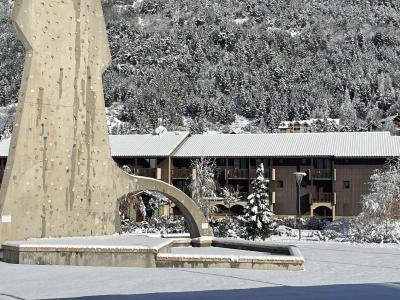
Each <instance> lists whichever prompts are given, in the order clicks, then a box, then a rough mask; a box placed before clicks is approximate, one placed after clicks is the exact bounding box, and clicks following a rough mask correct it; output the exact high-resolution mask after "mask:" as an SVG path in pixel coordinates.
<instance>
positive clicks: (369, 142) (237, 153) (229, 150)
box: [0, 132, 400, 218]
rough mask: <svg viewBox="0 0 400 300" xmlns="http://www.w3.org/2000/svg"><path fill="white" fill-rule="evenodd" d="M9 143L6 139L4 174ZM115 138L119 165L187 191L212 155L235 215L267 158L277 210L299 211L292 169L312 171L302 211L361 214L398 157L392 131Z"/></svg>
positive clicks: (1, 153) (0, 146)
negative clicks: (231, 194)
mask: <svg viewBox="0 0 400 300" xmlns="http://www.w3.org/2000/svg"><path fill="white" fill-rule="evenodd" d="M8 143H9V142H8V140H4V141H2V142H1V143H0V157H1V158H0V175H1V174H2V172H3V170H4V167H5V162H6V159H7V153H8V147H9V145H8ZM110 144H111V152H112V156H113V158H114V160H115V161H116V163H117V164H118V165H119V166H121V167H125V168H126V167H129V170H130V171H131V172H132V173H135V174H136V175H140V176H147V177H153V178H157V179H160V180H163V181H165V182H167V183H170V184H172V185H174V186H176V187H178V188H179V189H181V190H183V191H185V192H186V193H188V194H190V192H189V189H188V186H189V183H190V181H191V178H192V177H193V176H196V174H195V172H194V170H193V167H192V162H193V161H194V160H195V159H197V158H200V157H207V158H209V159H211V160H213V161H214V162H215V165H216V172H215V173H216V174H215V181H216V186H217V189H221V188H222V187H231V188H233V189H235V190H238V191H239V193H240V196H241V197H242V200H243V201H242V202H239V203H238V204H236V205H235V206H233V207H231V208H230V211H231V212H233V213H234V214H241V213H242V211H243V207H244V205H245V201H246V198H247V195H248V194H249V193H251V182H252V181H253V180H254V178H255V176H256V169H257V167H258V166H259V165H260V164H261V163H262V164H263V165H264V169H265V177H266V178H268V179H269V190H270V198H271V202H272V204H273V210H274V213H275V214H277V215H279V216H295V215H297V212H298V209H299V208H298V204H297V203H298V201H297V185H296V180H295V176H294V175H293V173H294V172H298V171H302V172H305V173H306V174H307V176H305V178H304V179H303V181H302V186H301V189H300V203H301V204H300V211H301V214H302V215H303V216H304V217H307V216H313V215H318V216H322V217H328V218H338V217H350V216H355V215H357V214H358V213H359V212H360V210H361V197H362V195H363V194H366V193H368V190H369V184H368V183H369V179H370V176H371V175H372V173H373V171H374V170H376V169H381V168H383V167H384V165H385V164H386V163H387V162H388V161H389V160H391V159H394V158H397V157H400V137H396V136H391V135H390V134H389V133H388V132H366V133H365V132H363V133H314V134H311V133H303V134H235V135H228V134H221V135H192V136H190V135H189V133H187V132H177V133H176V132H167V133H164V134H161V135H129V136H110ZM210 201H214V203H213V204H214V205H215V206H217V207H218V208H219V209H220V212H222V213H223V212H224V211H226V210H227V209H228V208H227V207H226V205H225V204H224V203H223V201H222V199H221V198H218V197H217V198H216V199H211V200H210ZM171 212H172V210H171ZM175 212H176V211H175Z"/></svg>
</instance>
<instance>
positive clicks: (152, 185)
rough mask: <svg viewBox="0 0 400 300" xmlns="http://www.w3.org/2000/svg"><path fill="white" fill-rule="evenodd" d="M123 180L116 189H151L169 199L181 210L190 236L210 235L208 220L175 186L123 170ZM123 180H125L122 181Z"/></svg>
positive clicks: (135, 190) (127, 191)
mask: <svg viewBox="0 0 400 300" xmlns="http://www.w3.org/2000/svg"><path fill="white" fill-rule="evenodd" d="M121 172H122V173H123V176H122V177H123V178H124V180H123V181H120V182H121V183H122V185H120V188H119V189H118V190H124V191H125V192H124V193H121V195H123V194H126V193H129V192H139V191H152V192H157V193H160V194H162V195H164V196H166V197H167V198H168V199H170V200H171V201H172V202H173V203H174V204H175V205H176V206H177V207H178V208H179V210H180V211H181V212H182V214H183V216H184V217H185V220H186V222H187V225H188V227H189V233H190V237H191V238H196V237H200V236H212V235H213V233H212V229H211V228H210V227H209V225H208V222H207V220H206V218H205V216H204V214H203V213H202V211H201V210H200V209H199V207H198V206H197V205H196V203H195V202H194V201H193V200H192V199H191V198H190V197H189V196H188V195H186V194H185V193H184V192H182V191H181V190H179V189H177V188H176V187H174V186H172V185H170V184H168V183H166V182H163V181H160V180H157V179H153V178H149V177H142V176H135V175H129V174H127V173H125V172H123V171H121ZM124 181H125V182H124Z"/></svg>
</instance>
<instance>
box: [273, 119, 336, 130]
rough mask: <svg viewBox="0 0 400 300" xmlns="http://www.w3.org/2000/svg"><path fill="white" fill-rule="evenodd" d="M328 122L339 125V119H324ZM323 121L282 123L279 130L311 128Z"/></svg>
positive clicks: (310, 120)
mask: <svg viewBox="0 0 400 300" xmlns="http://www.w3.org/2000/svg"><path fill="white" fill-rule="evenodd" d="M326 120H327V121H328V122H332V123H335V124H336V125H339V124H340V119H330V118H328V119H326ZM322 121H324V119H309V120H299V121H282V122H281V123H280V124H279V127H278V128H279V129H287V128H290V127H293V126H311V125H312V124H315V123H317V122H322Z"/></svg>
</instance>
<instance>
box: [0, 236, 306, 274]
mask: <svg viewBox="0 0 400 300" xmlns="http://www.w3.org/2000/svg"><path fill="white" fill-rule="evenodd" d="M200 246H201V247H200ZM2 249H3V261H4V262H6V263H14V264H30V265H71V266H103V267H142V268H156V267H158V268H161V267H163V268H240V269H260V270H293V271H294V270H303V269H304V258H303V256H302V255H301V253H300V251H299V249H298V248H297V247H295V246H290V245H274V244H270V243H265V242H251V241H243V240H234V239H220V238H214V237H202V238H198V239H190V238H160V237H150V236H139V235H112V236H102V237H76V238H46V239H30V240H27V241H12V242H6V243H4V244H3V245H2Z"/></svg>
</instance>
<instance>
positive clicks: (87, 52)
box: [0, 0, 211, 244]
mask: <svg viewBox="0 0 400 300" xmlns="http://www.w3.org/2000/svg"><path fill="white" fill-rule="evenodd" d="M12 19H13V21H14V24H15V27H16V29H17V32H18V35H19V38H20V39H21V41H22V42H23V43H24V46H25V48H26V61H25V67H24V74H23V78H22V82H21V91H20V99H19V104H18V108H17V113H16V119H15V124H14V130H13V137H12V140H11V146H10V153H9V156H8V161H7V166H6V171H5V175H4V179H3V183H2V187H1V192H0V215H1V219H0V244H1V243H2V242H3V241H6V240H21V239H26V238H32V237H64V236H82V235H106V234H112V233H114V232H116V231H118V230H119V228H120V220H119V209H118V201H117V199H119V198H120V197H121V196H122V195H123V194H125V193H128V192H132V191H136V190H146V189H149V190H154V191H158V192H161V193H163V194H165V195H167V196H168V197H170V198H171V199H172V200H173V201H174V202H175V203H176V204H177V205H178V207H179V208H180V209H181V211H182V213H183V214H184V216H185V217H186V218H187V220H188V223H189V224H190V225H189V226H190V231H191V235H192V237H196V236H201V235H211V230H210V228H208V226H207V222H206V220H205V217H204V216H203V214H202V213H201V211H200V210H199V209H198V208H197V206H196V205H195V203H194V202H193V201H192V200H191V199H190V198H188V197H187V196H186V195H185V194H184V193H183V192H181V191H179V190H177V189H176V188H174V187H172V186H169V185H167V184H165V183H163V182H160V181H156V180H152V179H148V178H142V177H133V176H130V175H128V174H126V173H124V172H122V171H121V170H120V169H119V168H118V167H117V166H116V164H115V163H114V161H113V160H112V158H111V153H110V146H109V140H108V130H107V125H106V115H105V106H104V96H103V86H102V74H103V72H104V70H105V69H106V68H107V66H108V65H109V63H110V61H111V55H110V50H109V46H108V41H107V35H106V28H105V23H104V17H103V13H102V7H101V1H100V0H69V1H42V0H16V1H15V7H14V10H13V14H12Z"/></svg>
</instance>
